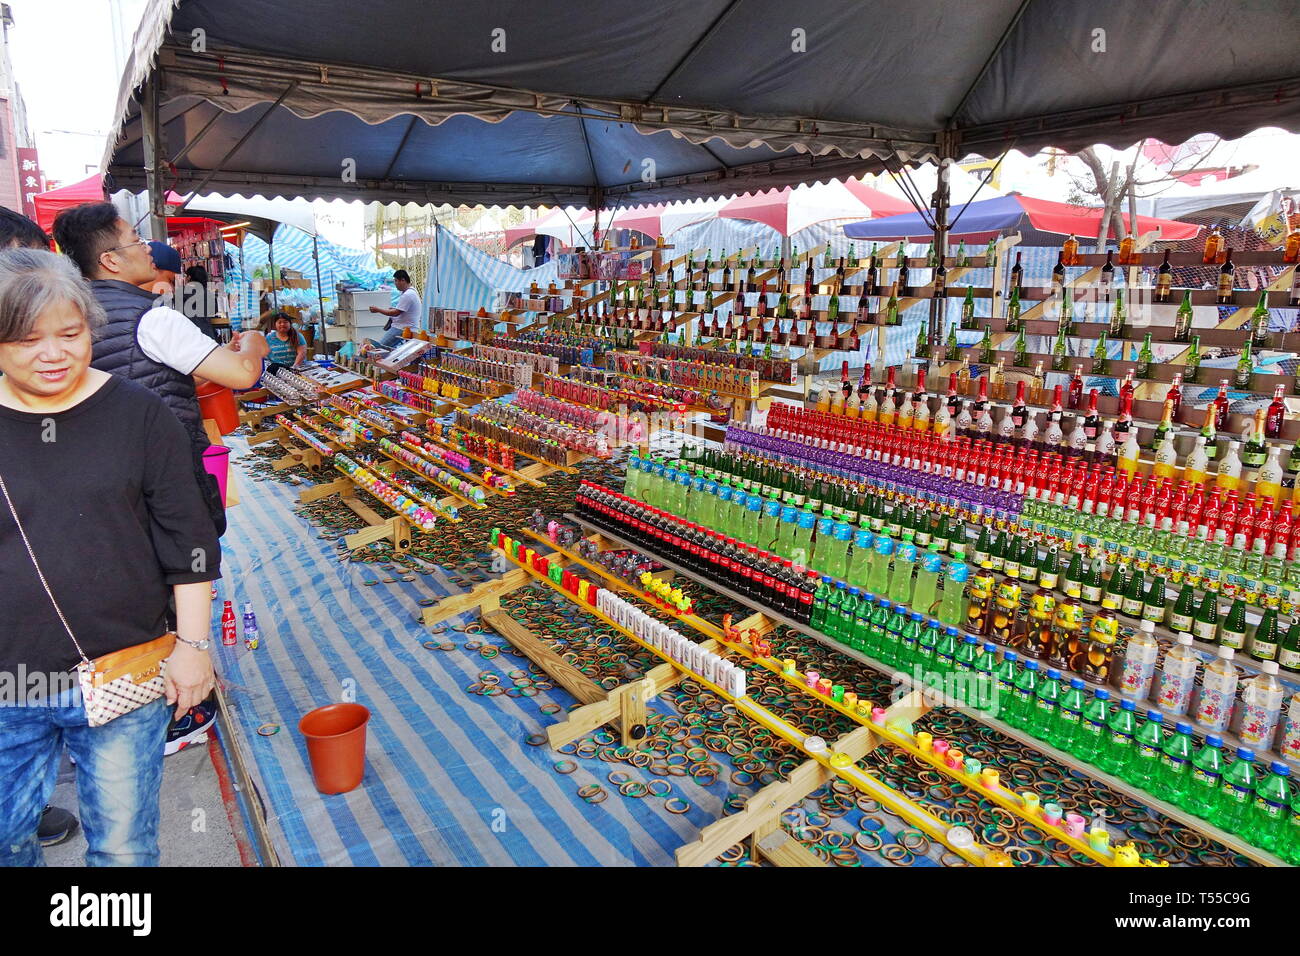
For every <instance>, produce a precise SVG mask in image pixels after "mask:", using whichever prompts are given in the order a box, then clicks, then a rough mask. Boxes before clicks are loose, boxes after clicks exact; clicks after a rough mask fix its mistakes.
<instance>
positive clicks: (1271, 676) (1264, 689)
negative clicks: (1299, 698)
mask: <svg viewBox="0 0 1300 956" xmlns="http://www.w3.org/2000/svg"><path fill="white" fill-rule="evenodd" d="M1259 669H1260V671H1261V673H1260V674H1259V675H1258V676H1256V677H1252V678H1251V679H1250V680H1248V681H1246V682H1245V684H1244V685H1243V686H1242V689H1241V729H1240V730H1238V731H1237V736H1238V737H1240V738H1241V742H1242V743H1243V744H1245V745H1246V746H1247V747H1253V748H1255V749H1256V750H1268V749H1269V748H1270V747H1272V746H1273V737H1274V735H1275V734H1276V733H1277V723H1278V718H1279V717H1280V716H1281V714H1282V698H1283V695H1284V691H1283V689H1282V685H1281V684H1280V683H1279V682H1278V679H1277V661H1264V662H1263V663H1262V664H1260V665H1259Z"/></svg>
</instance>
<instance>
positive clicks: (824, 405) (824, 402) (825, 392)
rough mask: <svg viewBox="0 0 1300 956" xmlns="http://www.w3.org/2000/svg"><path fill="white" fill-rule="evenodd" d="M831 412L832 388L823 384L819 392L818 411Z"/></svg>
mask: <svg viewBox="0 0 1300 956" xmlns="http://www.w3.org/2000/svg"><path fill="white" fill-rule="evenodd" d="M830 410H831V390H830V387H829V386H827V385H825V384H823V385H822V386H821V387H820V388H819V389H818V390H817V411H819V412H829V411H830Z"/></svg>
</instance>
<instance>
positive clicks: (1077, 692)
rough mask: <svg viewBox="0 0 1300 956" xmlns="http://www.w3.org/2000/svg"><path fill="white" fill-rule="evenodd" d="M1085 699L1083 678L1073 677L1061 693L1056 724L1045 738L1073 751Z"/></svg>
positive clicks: (1070, 751)
mask: <svg viewBox="0 0 1300 956" xmlns="http://www.w3.org/2000/svg"><path fill="white" fill-rule="evenodd" d="M1085 700H1086V698H1085V697H1084V694H1083V678H1082V677H1071V678H1070V686H1069V687H1068V688H1066V691H1065V693H1064V694H1062V695H1061V702H1060V704H1059V705H1058V706H1057V708H1056V723H1055V726H1054V727H1053V728H1052V729H1051V731H1050V732H1049V733H1048V735H1047V736H1046V737H1045V738H1044V739H1045V740H1047V741H1048V742H1049V743H1051V744H1052V745H1054V746H1056V747H1058V748H1059V749H1061V750H1064V751H1066V752H1067V753H1072V752H1073V751H1074V746H1075V743H1076V741H1077V740H1078V738H1079V729H1080V727H1081V726H1082V724H1083V706H1084V702H1085Z"/></svg>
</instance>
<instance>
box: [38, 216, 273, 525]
mask: <svg viewBox="0 0 1300 956" xmlns="http://www.w3.org/2000/svg"><path fill="white" fill-rule="evenodd" d="M54 239H55V241H56V242H57V243H58V244H59V248H60V249H62V250H63V252H64V253H65V254H66V255H67V256H68V257H69V258H71V259H72V261H73V262H75V263H76V264H77V268H79V269H80V270H81V274H82V275H83V276H85V277H86V278H87V279H89V280H90V286H91V291H92V293H93V294H94V296H95V298H96V300H98V302H99V304H100V305H101V306H103V307H104V311H105V313H106V314H107V316H108V321H107V323H106V324H105V325H104V326H103V328H102V329H101V330H100V334H99V336H98V338H97V339H96V341H95V352H94V359H93V360H92V362H91V364H92V365H93V366H94V367H95V368H98V369H102V370H104V371H106V372H111V373H114V374H116V375H121V376H123V377H124V378H129V379H132V380H133V381H136V382H139V383H140V384H141V385H143V386H145V387H146V388H148V389H150V390H152V391H154V392H156V393H158V395H159V396H160V397H161V398H162V399H163V401H164V402H166V404H167V407H168V408H170V409H171V410H172V412H173V414H175V415H176V417H177V418H179V419H180V420H181V423H182V424H183V425H184V426H185V428H186V431H188V432H189V435H190V443H191V445H192V446H193V451H194V469H195V478H196V480H197V481H198V482H199V485H200V488H201V489H202V490H203V491H204V496H205V500H207V501H208V505H209V509H210V511H211V512H212V519H213V522H214V523H215V524H216V525H217V533H218V534H220V533H221V532H222V531H224V529H225V514H224V509H223V508H222V506H221V499H220V496H219V495H218V494H217V492H216V487H215V486H216V480H215V479H214V478H213V477H212V476H211V475H209V474H208V473H207V471H206V469H204V467H203V459H202V455H203V451H204V450H205V449H206V448H207V447H208V444H209V443H208V438H207V433H206V432H205V431H204V429H203V416H202V413H201V412H200V411H199V403H198V398H197V395H196V394H195V386H194V376H196V375H197V376H199V377H201V378H204V379H207V380H208V381H210V382H216V383H217V384H218V385H225V386H227V387H229V388H252V387H253V386H254V385H256V384H257V380H258V379H259V378H261V376H262V357H263V356H264V355H266V353H267V345H266V339H264V338H263V337H262V336H260V335H247V334H245V335H240V334H236V335H235V336H234V337H233V339H232V340H231V342H230V344H229V345H224V346H221V345H217V344H216V343H215V342H214V341H213V340H212V339H210V338H208V337H207V336H206V335H204V334H203V333H202V332H200V331H199V330H198V329H197V328H196V327H195V326H194V323H192V322H191V321H190V320H189V319H187V318H186V317H185V316H184V315H182V314H181V313H180V312H177V311H176V310H175V309H173V308H170V307H169V306H168V305H167V304H165V300H164V299H161V298H156V297H155V296H154V295H153V293H152V292H149V291H146V290H144V289H141V288H139V286H140V284H141V283H148V282H149V281H150V280H151V279H152V278H153V276H154V262H153V258H152V257H151V255H150V250H149V244H148V243H147V242H145V241H144V240H143V239H141V238H140V236H139V234H138V233H137V232H136V231H135V228H134V227H133V226H132V225H131V224H130V223H129V222H127V221H126V220H125V219H123V218H121V217H120V216H119V215H118V213H117V210H116V209H115V208H114V207H113V205H112V204H111V203H106V202H101V203H85V204H83V205H81V206H73V207H72V208H71V209H65V210H64V211H63V212H61V213H59V215H58V217H57V218H56V219H55V220H54ZM214 496H215V500H214Z"/></svg>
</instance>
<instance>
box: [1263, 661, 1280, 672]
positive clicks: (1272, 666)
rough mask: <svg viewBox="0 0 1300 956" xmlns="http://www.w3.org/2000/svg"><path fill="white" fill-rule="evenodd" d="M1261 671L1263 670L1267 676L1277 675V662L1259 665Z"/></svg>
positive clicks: (1266, 662)
mask: <svg viewBox="0 0 1300 956" xmlns="http://www.w3.org/2000/svg"><path fill="white" fill-rule="evenodd" d="M1259 669H1260V670H1262V671H1263V672H1264V673H1265V674H1269V675H1272V674H1276V673H1277V661H1264V662H1263V663H1261V664H1260V665H1259Z"/></svg>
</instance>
